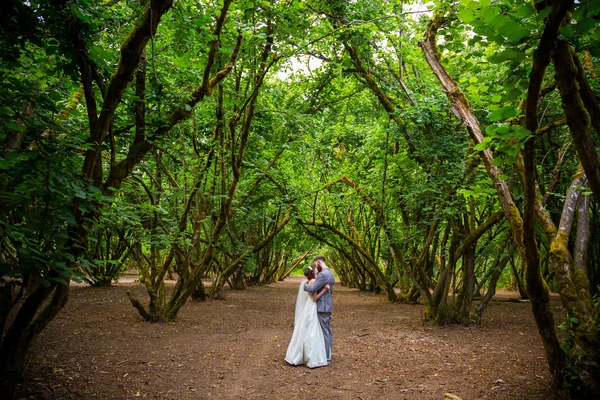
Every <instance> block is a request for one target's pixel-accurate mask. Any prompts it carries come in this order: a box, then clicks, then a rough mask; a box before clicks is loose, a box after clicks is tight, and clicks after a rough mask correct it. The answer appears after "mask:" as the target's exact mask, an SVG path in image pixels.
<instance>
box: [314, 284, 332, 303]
mask: <svg viewBox="0 0 600 400" xmlns="http://www.w3.org/2000/svg"><path fill="white" fill-rule="evenodd" d="M328 290H329V284H327V285H325V287H324V288H323V290H321V291H320V292H319V293H313V300H314V301H317V300H319V299H320V298H321V296H323V295H324V294H325V293H327V291H328Z"/></svg>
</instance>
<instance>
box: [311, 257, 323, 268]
mask: <svg viewBox="0 0 600 400" xmlns="http://www.w3.org/2000/svg"><path fill="white" fill-rule="evenodd" d="M317 261H322V262H323V264H325V257H323V256H316V257H315V259H314V260H313V264H314V263H315V262H317ZM317 269H318V270H319V272H321V270H322V268H321V263H318V264H317Z"/></svg>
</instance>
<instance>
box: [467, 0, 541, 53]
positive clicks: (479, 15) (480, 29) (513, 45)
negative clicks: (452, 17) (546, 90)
mask: <svg viewBox="0 0 600 400" xmlns="http://www.w3.org/2000/svg"><path fill="white" fill-rule="evenodd" d="M457 17H458V19H459V20H460V21H462V22H464V23H465V24H468V25H471V26H472V28H473V33H474V34H475V36H474V38H473V40H475V41H477V40H476V39H477V38H479V37H481V38H485V39H486V40H487V41H491V42H495V43H496V44H497V45H498V46H502V47H504V49H503V50H500V51H498V52H494V53H493V54H490V55H489V56H488V61H489V62H491V63H494V64H498V63H501V62H504V61H517V62H521V61H523V60H524V59H525V54H524V53H523V52H524V48H522V46H521V44H522V43H523V42H525V39H527V38H528V37H531V36H533V35H534V34H536V32H537V26H536V23H535V21H536V20H535V17H534V16H533V8H532V7H531V5H529V4H526V5H524V6H522V7H521V8H519V10H518V12H517V13H516V15H515V14H514V13H512V14H507V13H506V12H505V11H504V7H502V5H501V4H499V3H494V4H493V5H492V4H491V2H490V1H489V0H482V1H471V0H466V1H463V2H461V5H460V8H459V11H458V14H457Z"/></svg>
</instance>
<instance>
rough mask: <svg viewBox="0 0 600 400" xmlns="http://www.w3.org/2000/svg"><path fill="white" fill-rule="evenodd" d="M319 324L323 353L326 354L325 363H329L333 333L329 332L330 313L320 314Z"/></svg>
mask: <svg viewBox="0 0 600 400" xmlns="http://www.w3.org/2000/svg"><path fill="white" fill-rule="evenodd" d="M317 314H318V315H319V324H321V330H322V331H323V339H325V353H326V354H327V362H330V361H331V347H332V346H333V333H332V332H331V313H328V312H320V313H317Z"/></svg>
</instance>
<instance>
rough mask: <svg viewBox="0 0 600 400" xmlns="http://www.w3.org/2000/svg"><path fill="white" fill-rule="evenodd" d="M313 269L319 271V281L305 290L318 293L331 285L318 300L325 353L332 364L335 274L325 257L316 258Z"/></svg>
mask: <svg viewBox="0 0 600 400" xmlns="http://www.w3.org/2000/svg"><path fill="white" fill-rule="evenodd" d="M313 268H316V269H317V271H319V275H318V276H317V279H316V280H315V281H314V282H313V284H312V285H304V290H306V291H307V292H310V293H315V292H316V293H318V292H320V291H321V289H323V287H325V285H327V284H329V291H327V292H326V293H325V294H324V295H323V296H321V298H320V299H319V300H317V313H318V315H319V323H320V324H321V330H322V331H323V337H324V339H325V351H326V353H327V362H328V363H329V362H331V346H332V345H333V334H332V333H331V311H332V310H333V304H332V299H331V294H332V293H333V284H334V283H335V278H334V277H333V273H332V272H331V271H330V270H329V267H328V266H327V265H326V264H325V258H324V257H323V256H318V257H315V259H314V260H313Z"/></svg>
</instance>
